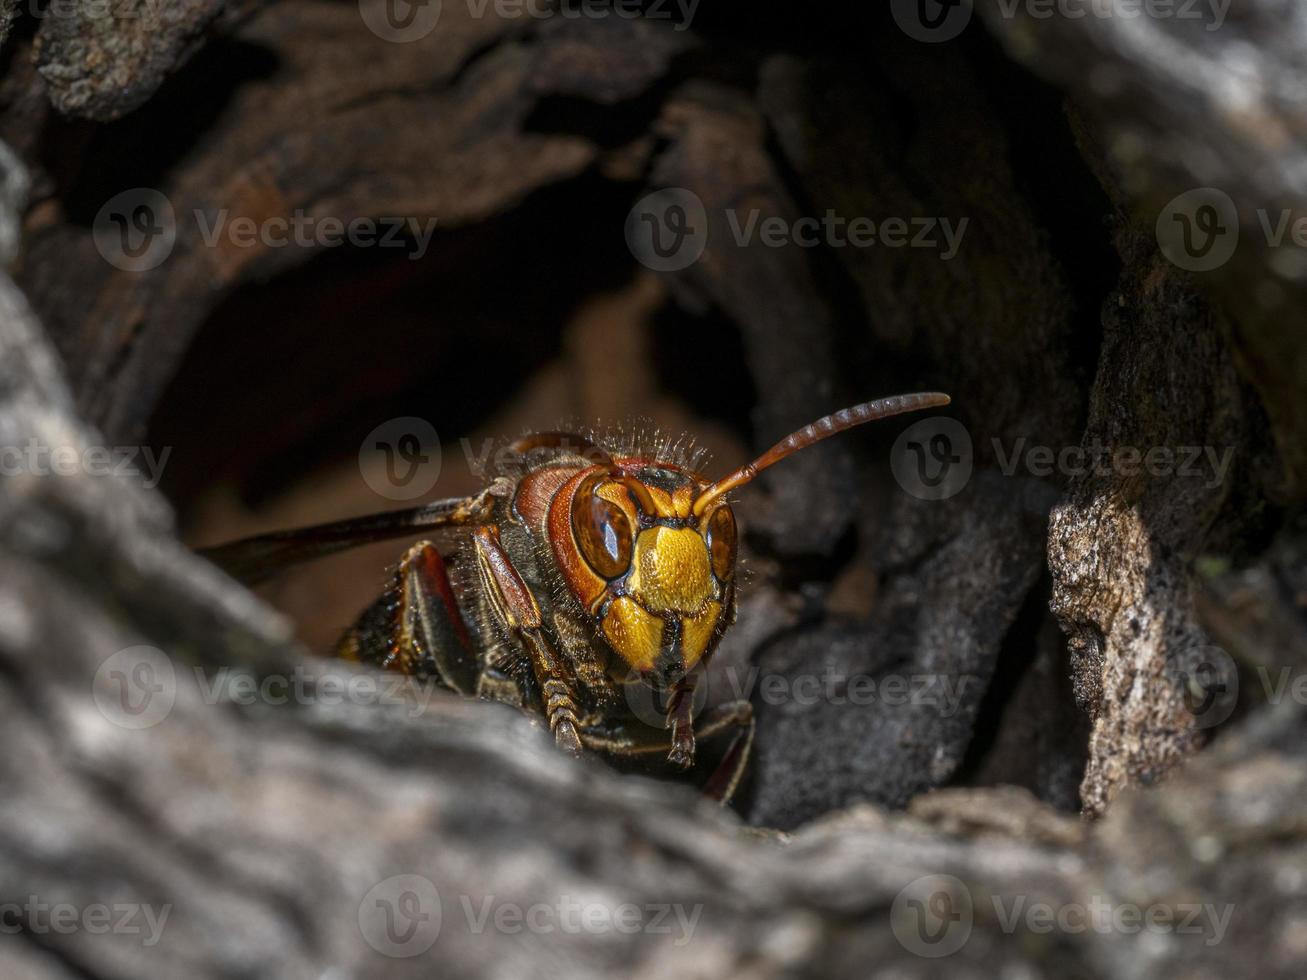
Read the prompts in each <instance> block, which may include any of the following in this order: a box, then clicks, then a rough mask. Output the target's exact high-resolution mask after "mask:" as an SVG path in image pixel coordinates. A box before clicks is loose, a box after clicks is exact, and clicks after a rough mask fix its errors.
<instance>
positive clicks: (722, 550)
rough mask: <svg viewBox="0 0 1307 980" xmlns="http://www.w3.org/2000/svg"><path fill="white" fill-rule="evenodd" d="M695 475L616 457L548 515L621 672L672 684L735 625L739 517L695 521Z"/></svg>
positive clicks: (568, 486) (715, 510)
mask: <svg viewBox="0 0 1307 980" xmlns="http://www.w3.org/2000/svg"><path fill="white" fill-rule="evenodd" d="M706 487H707V485H706V483H705V482H704V481H703V480H701V479H699V478H698V476H697V475H696V474H693V473H688V472H686V471H684V470H682V469H680V468H679V467H677V466H674V465H672V464H669V463H664V462H660V461H658V460H652V459H644V458H638V457H618V458H616V459H613V460H611V461H608V465H597V466H592V467H590V468H588V469H585V470H582V471H580V472H579V473H577V474H576V475H575V476H573V477H572V478H571V479H570V480H568V481H567V482H566V483H565V484H563V486H562V487H561V488H560V489H559V491H558V492H557V493H556V494H555V495H554V498H553V500H552V502H551V504H550V508H549V530H550V533H549V539H550V543H551V546H552V548H553V553H554V559H555V561H556V562H557V565H558V568H559V570H560V571H561V572H562V575H563V580H564V581H565V582H566V583H567V586H568V588H569V589H570V590H571V592H572V594H573V595H574V596H575V597H576V599H577V600H578V601H580V603H581V604H582V606H583V607H584V608H585V609H586V610H587V611H588V612H589V614H590V616H591V617H592V619H593V621H594V622H595V624H596V626H597V628H598V630H599V632H600V633H601V634H602V635H603V638H604V639H605V641H607V643H608V645H609V646H610V647H611V648H612V649H613V651H614V652H615V653H616V654H617V655H618V657H619V658H620V659H621V662H622V665H624V666H626V667H628V668H630V669H632V670H635V671H637V672H638V673H639V674H640V675H641V676H642V677H644V678H646V679H647V680H649V681H651V682H653V683H654V684H656V685H659V686H666V685H670V684H672V683H674V682H676V681H678V680H680V678H681V677H683V676H684V675H685V674H686V673H688V672H689V671H691V670H693V669H694V667H695V666H696V665H697V664H699V663H700V662H701V661H702V660H703V659H704V658H705V657H707V656H708V655H709V654H710V653H711V652H712V650H713V648H714V647H715V646H716V644H717V641H718V640H719V639H720V638H721V634H722V631H723V630H724V629H725V628H726V626H727V624H728V622H729V613H730V610H731V607H732V602H733V595H732V590H733V588H734V578H735V554H736V547H735V539H736V534H735V516H734V514H733V513H732V512H731V507H730V505H729V504H728V503H726V502H725V501H721V500H719V501H717V503H716V504H715V505H714V506H713V507H712V508H711V509H710V510H706V511H703V512H701V513H699V514H696V513H695V511H694V505H695V501H696V500H698V499H699V497H700V496H701V494H702V493H703V492H704V490H705V489H706Z"/></svg>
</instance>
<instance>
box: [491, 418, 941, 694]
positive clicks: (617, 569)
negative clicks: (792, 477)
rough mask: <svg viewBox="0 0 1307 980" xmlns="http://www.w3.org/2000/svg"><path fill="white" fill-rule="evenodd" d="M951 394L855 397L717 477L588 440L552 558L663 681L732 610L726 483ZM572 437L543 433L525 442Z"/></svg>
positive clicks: (641, 664) (702, 649)
mask: <svg viewBox="0 0 1307 980" xmlns="http://www.w3.org/2000/svg"><path fill="white" fill-rule="evenodd" d="M948 403H949V397H948V395H944V394H940V393H938V392H924V393H921V394H915V395H896V396H894V397H891V398H882V399H879V400H877V401H872V402H864V403H863V404H861V405H854V406H853V407H851V408H846V409H843V410H842V411H839V412H836V413H835V414H833V415H828V416H826V417H825V418H822V419H818V420H817V421H816V422H813V423H812V424H811V425H808V426H805V427H804V428H802V429H800V430H798V431H797V432H794V433H792V434H791V435H789V436H787V437H786V438H784V439H782V440H781V441H780V442H778V443H776V445H774V446H772V447H771V449H769V450H767V452H765V453H763V454H762V455H761V456H759V457H758V458H757V459H755V460H753V461H752V462H751V463H748V464H746V465H744V466H742V467H740V468H739V469H737V470H735V471H734V472H733V473H730V474H728V475H727V476H725V477H723V478H722V479H720V480H717V481H716V482H714V483H708V482H706V481H705V480H704V479H702V478H701V477H700V476H699V475H698V474H697V473H692V472H689V471H686V470H683V469H682V468H680V467H678V466H675V465H673V464H670V463H667V462H664V461H660V460H656V459H650V458H646V457H634V456H619V457H613V456H610V455H609V454H608V453H607V452H606V451H605V450H604V449H602V448H601V447H598V446H595V445H593V444H590V445H588V446H587V447H586V452H585V454H584V455H586V456H587V458H588V459H589V460H591V461H592V464H593V465H590V466H588V467H586V468H584V469H581V470H579V471H577V472H575V473H572V474H571V475H570V476H569V475H567V474H565V473H564V474H560V476H559V479H560V481H561V482H559V483H553V484H552V486H553V487H557V489H556V491H554V492H552V493H551V494H550V496H549V502H548V505H547V517H546V525H547V527H546V536H547V538H548V540H549V542H550V546H551V548H552V551H553V557H554V561H555V563H556V565H557V566H558V570H559V571H560V573H561V574H562V578H563V581H564V582H565V583H566V585H567V588H568V590H569V591H570V592H571V594H572V596H573V597H574V598H575V599H576V600H577V601H578V602H579V603H580V604H581V606H582V607H583V608H584V609H585V610H586V612H587V613H588V614H589V616H590V618H591V621H592V622H593V623H594V624H595V626H596V628H597V630H598V632H599V633H600V634H601V635H602V636H603V638H604V640H605V641H606V642H607V643H608V645H609V646H610V647H611V648H612V650H613V651H614V652H615V653H616V654H617V656H618V658H620V663H618V664H615V666H617V667H621V666H625V667H627V668H630V669H632V670H635V671H637V672H638V673H639V674H640V675H641V676H642V677H644V678H645V679H646V680H648V681H650V682H652V683H653V684H655V685H657V686H668V685H671V684H673V683H675V682H676V681H678V680H680V679H681V678H682V677H683V676H685V674H687V673H689V672H690V671H691V670H693V669H694V668H695V666H696V665H698V664H699V663H701V662H703V661H704V660H705V659H706V658H707V657H709V656H710V655H711V654H712V652H713V650H714V648H715V647H716V645H717V642H718V641H719V640H720V639H721V636H722V633H723V632H724V631H725V629H726V627H727V626H729V625H730V622H731V620H732V615H733V609H734V602H735V596H734V588H735V559H736V538H737V534H736V527H735V515H734V513H733V512H732V510H731V506H730V504H728V503H727V502H726V500H725V496H726V494H727V493H729V492H730V491H731V490H734V489H735V488H736V487H739V486H742V485H744V484H745V483H748V482H749V481H750V480H752V479H753V478H754V477H755V476H757V475H758V473H760V472H762V471H763V470H764V469H766V468H767V467H769V466H771V465H773V464H775V463H778V462H780V461H781V460H782V459H785V458H786V457H787V456H790V455H792V454H793V453H796V452H798V451H799V450H801V449H804V448H806V447H808V446H811V445H813V444H814V443H816V442H820V441H821V440H822V439H825V438H827V437H828V436H832V435H835V434H836V433H838V432H843V431H844V430H846V429H851V428H853V427H854V426H856V425H862V424H863V423H865V422H871V421H875V420H876V419H882V418H887V417H889V416H891V415H900V414H902V413H904V412H912V411H916V410H918V409H922V408H930V407H934V406H939V405H947V404H948ZM565 438H567V437H565V436H564V435H563V434H562V433H541V434H539V435H537V436H532V437H528V438H526V439H523V440H521V441H519V442H518V443H517V444H516V448H517V449H518V450H519V451H526V450H527V449H530V448H533V447H535V446H545V445H557V444H559V442H560V440H563V439H565ZM555 472H557V471H555ZM551 489H552V488H551ZM537 499H539V498H537Z"/></svg>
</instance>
